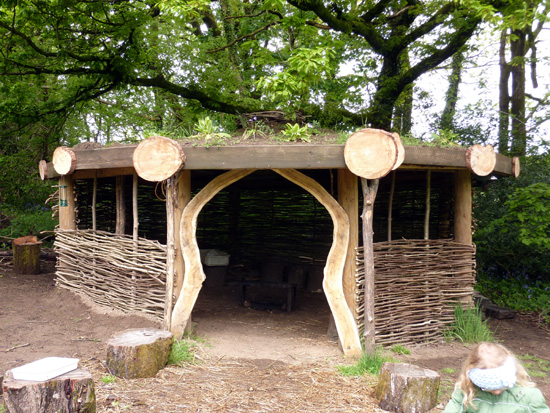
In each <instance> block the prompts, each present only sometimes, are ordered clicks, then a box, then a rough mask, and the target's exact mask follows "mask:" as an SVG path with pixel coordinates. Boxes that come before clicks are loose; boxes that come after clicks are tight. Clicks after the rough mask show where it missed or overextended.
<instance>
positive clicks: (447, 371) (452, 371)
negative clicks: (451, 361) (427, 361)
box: [441, 367, 456, 375]
mask: <svg viewBox="0 0 550 413" xmlns="http://www.w3.org/2000/svg"><path fill="white" fill-rule="evenodd" d="M441 373H445V374H450V375H453V374H455V373H456V370H455V369H453V368H451V367H444V368H442V369H441Z"/></svg>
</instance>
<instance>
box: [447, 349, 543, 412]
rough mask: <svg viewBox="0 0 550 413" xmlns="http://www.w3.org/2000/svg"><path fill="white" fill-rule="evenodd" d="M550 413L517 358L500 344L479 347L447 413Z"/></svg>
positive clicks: (448, 405) (454, 393)
mask: <svg viewBox="0 0 550 413" xmlns="http://www.w3.org/2000/svg"><path fill="white" fill-rule="evenodd" d="M454 412H464V413H470V412H471V413H488V412H494V413H497V412H498V413H521V412H531V413H540V412H544V413H550V409H549V408H548V406H547V405H546V401H545V400H544V396H543V395H542V393H541V392H540V390H539V389H537V388H536V387H535V384H534V383H533V382H531V381H530V380H529V376H528V374H527V372H526V371H525V369H524V368H523V366H522V365H521V364H520V363H519V362H518V360H517V359H516V357H515V356H514V355H513V354H512V353H511V352H510V351H509V350H508V349H507V348H505V347H504V346H501V345H500V344H496V343H480V344H478V345H477V346H476V347H475V348H474V350H473V351H472V353H471V354H470V356H469V357H468V359H467V360H466V362H465V363H464V366H463V367H462V372H461V373H460V377H459V378H458V381H457V383H456V386H455V391H454V392H453V395H452V398H451V400H450V401H449V403H448V404H447V406H446V407H445V410H444V411H443V413H454Z"/></svg>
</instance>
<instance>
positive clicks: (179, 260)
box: [174, 169, 191, 297]
mask: <svg viewBox="0 0 550 413" xmlns="http://www.w3.org/2000/svg"><path fill="white" fill-rule="evenodd" d="M189 201H191V171H189V170H186V169H184V170H182V171H181V174H180V177H179V179H178V190H177V202H176V207H175V210H174V218H175V220H176V221H175V227H176V233H175V244H176V245H175V246H176V262H175V267H176V273H175V277H176V278H175V280H174V283H175V291H176V297H177V296H179V294H180V292H181V289H182V287H183V276H184V274H185V262H184V260H183V252H182V250H181V242H180V232H179V231H178V229H179V227H180V226H181V217H182V214H183V210H184V209H185V207H186V206H187V204H188V203H189Z"/></svg>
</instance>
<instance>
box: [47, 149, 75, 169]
mask: <svg viewBox="0 0 550 413" xmlns="http://www.w3.org/2000/svg"><path fill="white" fill-rule="evenodd" d="M52 163H53V168H54V169H55V172H57V173H58V174H59V175H68V174H72V173H73V172H74V170H75V169H76V155H75V153H74V152H73V150H72V149H70V148H67V147H65V146H60V147H59V148H56V149H55V151H53V158H52Z"/></svg>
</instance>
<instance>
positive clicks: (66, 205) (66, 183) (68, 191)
mask: <svg viewBox="0 0 550 413" xmlns="http://www.w3.org/2000/svg"><path fill="white" fill-rule="evenodd" d="M59 229H69V230H71V229H72V230H75V229H76V211H75V201H74V183H73V177H72V175H62V176H61V177H60V178H59Z"/></svg>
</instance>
